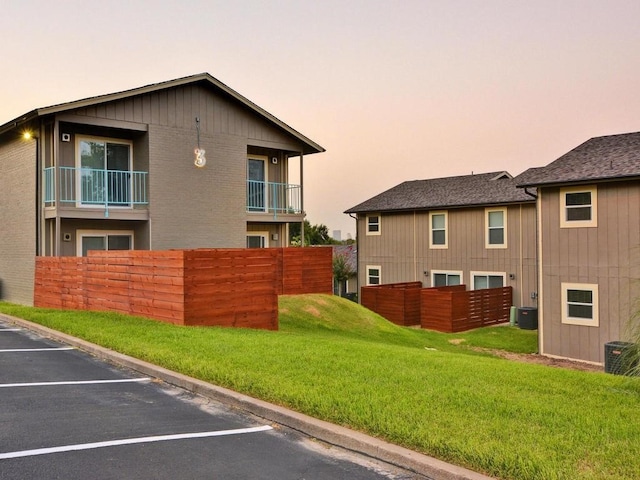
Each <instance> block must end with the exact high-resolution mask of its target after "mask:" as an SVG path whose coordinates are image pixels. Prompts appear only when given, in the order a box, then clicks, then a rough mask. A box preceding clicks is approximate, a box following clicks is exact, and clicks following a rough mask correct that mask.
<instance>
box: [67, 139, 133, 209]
mask: <svg viewBox="0 0 640 480" xmlns="http://www.w3.org/2000/svg"><path fill="white" fill-rule="evenodd" d="M82 141H89V142H103V143H104V144H105V153H106V144H107V143H113V144H116V145H127V146H128V147H129V169H128V170H127V172H128V173H129V192H130V195H131V196H132V200H133V141H131V140H126V139H122V138H112V137H99V136H94V135H75V149H76V152H75V165H76V178H75V182H76V184H75V188H76V208H102V209H104V208H105V206H104V204H100V203H83V202H82V194H81V193H80V192H81V190H82V187H81V185H82V151H81V150H80V143H81V142H82ZM106 169H107V165H106V164H105V165H104V168H103V170H106ZM108 209H109V210H111V209H129V210H131V209H133V201H130V202H129V204H128V205H109V206H108Z"/></svg>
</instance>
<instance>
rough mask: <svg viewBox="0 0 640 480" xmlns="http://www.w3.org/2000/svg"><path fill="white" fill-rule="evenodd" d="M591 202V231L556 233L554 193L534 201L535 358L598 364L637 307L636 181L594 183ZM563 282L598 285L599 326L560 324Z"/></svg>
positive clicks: (639, 208) (639, 192) (639, 239)
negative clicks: (537, 223) (538, 325)
mask: <svg viewBox="0 0 640 480" xmlns="http://www.w3.org/2000/svg"><path fill="white" fill-rule="evenodd" d="M597 202H598V203H597V221H598V226H597V227H582V228H560V190H559V189H558V188H545V189H543V190H542V191H541V194H540V196H539V205H540V206H539V208H540V215H541V229H540V231H541V234H540V241H541V259H540V267H541V279H542V282H541V283H542V288H541V302H542V304H541V312H540V313H541V321H542V322H543V325H542V331H541V332H542V335H541V353H544V354H548V355H554V356H559V357H567V358H573V359H579V360H585V361H590V362H596V363H604V345H605V343H608V342H610V341H614V340H627V338H626V334H627V332H626V328H627V324H628V322H629V320H630V318H631V316H632V315H633V314H634V312H635V311H637V309H638V306H639V305H638V299H639V298H640V283H639V279H640V221H639V216H638V215H639V212H640V182H616V183H600V184H598V185H597ZM563 282H564V283H584V284H595V285H598V300H599V312H598V313H599V326H597V327H595V326H581V325H568V324H563V323H562V318H561V317H562V309H563V301H562V294H561V284H562V283H563Z"/></svg>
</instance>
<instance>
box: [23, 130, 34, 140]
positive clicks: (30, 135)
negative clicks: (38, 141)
mask: <svg viewBox="0 0 640 480" xmlns="http://www.w3.org/2000/svg"><path fill="white" fill-rule="evenodd" d="M22 138H24V139H25V140H31V139H32V138H33V133H31V132H30V131H28V130H27V131H24V132H22Z"/></svg>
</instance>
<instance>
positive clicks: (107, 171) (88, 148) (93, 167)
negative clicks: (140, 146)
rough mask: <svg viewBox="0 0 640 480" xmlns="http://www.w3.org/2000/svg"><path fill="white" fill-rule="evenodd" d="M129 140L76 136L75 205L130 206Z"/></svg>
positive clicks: (130, 143)
mask: <svg viewBox="0 0 640 480" xmlns="http://www.w3.org/2000/svg"><path fill="white" fill-rule="evenodd" d="M132 158H133V143H132V142H130V141H128V140H117V139H112V138H100V137H83V136H78V137H76V192H77V193H76V202H77V204H76V205H77V206H79V207H80V206H85V207H86V206H88V207H96V206H98V207H99V206H106V207H109V208H112V207H125V208H131V192H132V191H133V184H132V182H133V175H132V163H133V162H132Z"/></svg>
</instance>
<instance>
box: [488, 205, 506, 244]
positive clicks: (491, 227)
mask: <svg viewBox="0 0 640 480" xmlns="http://www.w3.org/2000/svg"><path fill="white" fill-rule="evenodd" d="M485 225H486V228H487V235H486V238H485V247H486V248H507V209H506V208H492V209H486V210H485Z"/></svg>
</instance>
